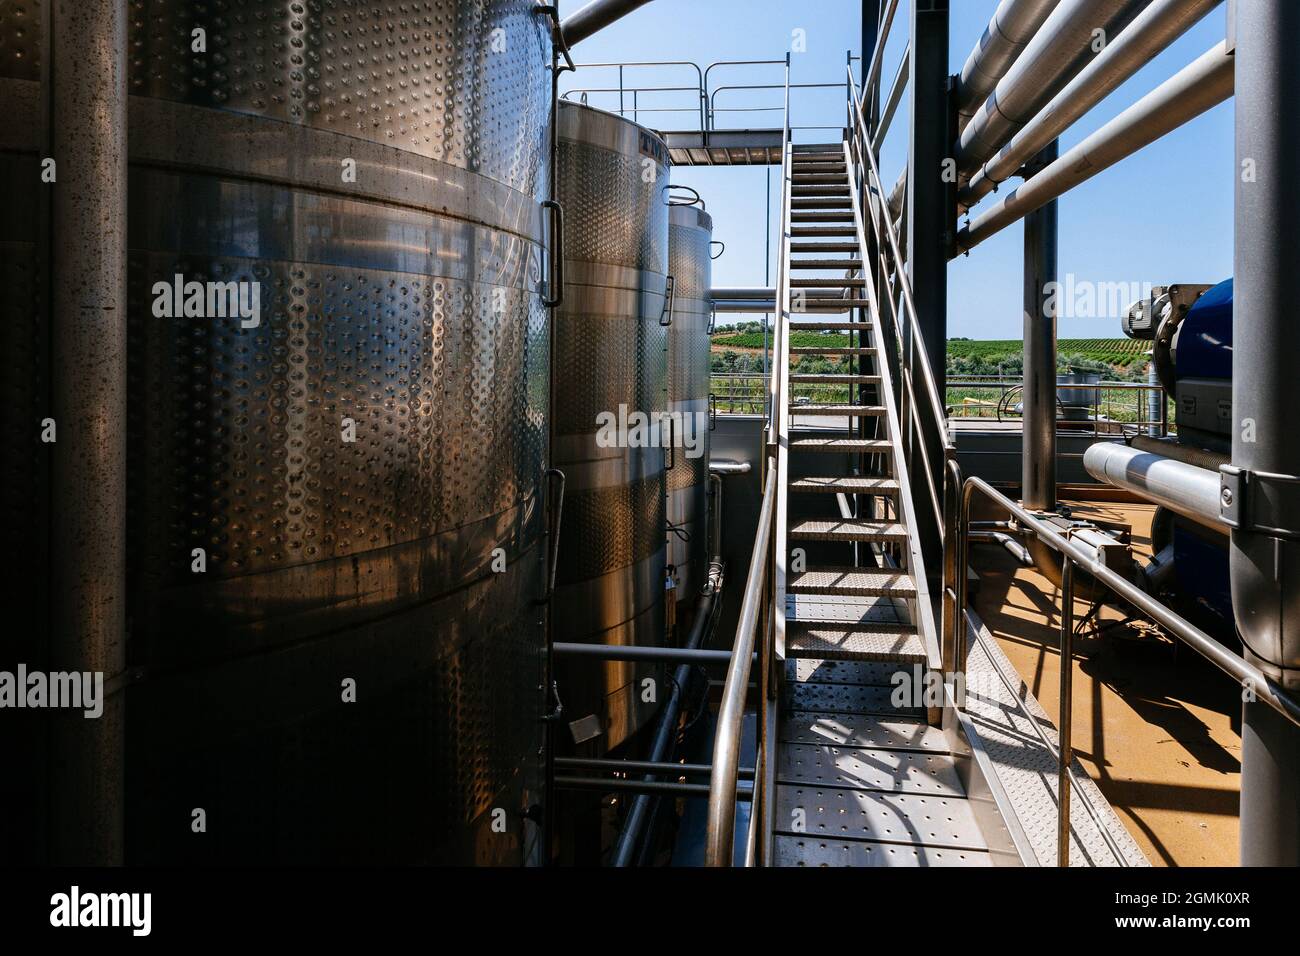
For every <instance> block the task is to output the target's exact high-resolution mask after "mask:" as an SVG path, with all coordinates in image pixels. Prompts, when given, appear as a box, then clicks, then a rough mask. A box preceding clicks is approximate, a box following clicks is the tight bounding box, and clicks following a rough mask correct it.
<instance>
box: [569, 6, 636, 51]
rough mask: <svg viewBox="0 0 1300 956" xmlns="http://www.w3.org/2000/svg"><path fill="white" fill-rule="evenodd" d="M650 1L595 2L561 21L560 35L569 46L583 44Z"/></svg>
mask: <svg viewBox="0 0 1300 956" xmlns="http://www.w3.org/2000/svg"><path fill="white" fill-rule="evenodd" d="M649 2H650V0H594V2H593V3H589V4H587V5H586V6H585V7H583V8H582V9H580V10H578V11H577V12H575V13H573V14H570V15H569V16H567V17H565V18H564V19H563V20H561V21H560V34H561V36H563V37H564V42H565V43H566V44H568V45H569V46H573V45H575V44H577V43H581V42H582V41H583V40H585V39H587V38H588V37H589V36H591V35H592V34H593V33H598V32H600V31H601V30H603V29H605V27H607V26H609V25H610V24H612V23H614V22H615V21H617V20H621V19H623V17H625V16H627V15H628V14H629V13H631V12H632V11H633V10H636V9H638V8H640V7H644V6H645V5H646V4H647V3H649Z"/></svg>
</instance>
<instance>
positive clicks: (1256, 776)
mask: <svg viewBox="0 0 1300 956" xmlns="http://www.w3.org/2000/svg"><path fill="white" fill-rule="evenodd" d="M1235 9H1236V17H1237V22H1236V42H1237V46H1236V55H1237V69H1238V72H1239V82H1238V99H1237V104H1236V106H1237V109H1236V164H1235V166H1234V170H1235V173H1236V175H1235V176H1234V180H1235V191H1236V209H1235V246H1234V260H1235V262H1234V265H1235V268H1234V286H1233V296H1234V312H1235V314H1236V315H1237V316H1239V317H1240V318H1239V319H1238V320H1237V323H1236V326H1235V328H1234V330H1233V356H1232V366H1233V368H1232V371H1233V375H1232V415H1233V423H1232V464H1233V465H1234V466H1235V467H1236V468H1240V469H1242V470H1244V471H1246V472H1247V473H1248V478H1247V481H1246V483H1245V490H1246V492H1247V494H1246V500H1245V502H1241V501H1233V502H1232V504H1235V505H1237V506H1241V505H1243V504H1244V505H1245V511H1246V515H1250V514H1252V513H1256V514H1257V516H1258V521H1259V524H1260V527H1259V528H1255V527H1252V526H1251V525H1250V522H1249V521H1247V522H1246V524H1244V525H1243V526H1239V527H1236V528H1234V529H1233V531H1232V544H1231V547H1230V548H1229V567H1230V569H1231V570H1230V574H1231V578H1232V605H1233V610H1234V612H1235V614H1236V619H1237V633H1238V635H1239V636H1240V637H1241V641H1242V644H1243V645H1245V653H1246V659H1247V660H1248V661H1251V662H1252V663H1254V664H1255V665H1256V666H1258V667H1259V668H1260V670H1262V671H1263V672H1264V673H1265V674H1266V675H1268V676H1269V677H1271V678H1273V679H1274V680H1276V681H1278V683H1280V684H1281V685H1282V686H1283V687H1285V688H1287V689H1288V690H1290V691H1291V692H1292V693H1294V692H1295V691H1296V690H1298V689H1300V541H1297V540H1296V538H1295V537H1294V534H1295V532H1297V531H1300V528H1296V527H1295V523H1293V522H1292V521H1291V520H1290V519H1289V518H1288V515H1295V514H1296V508H1295V505H1294V501H1295V498H1296V493H1297V492H1296V488H1297V485H1296V479H1295V477H1294V476H1297V475H1300V442H1297V441H1296V438H1295V419H1294V417H1293V415H1294V412H1293V407H1294V404H1295V369H1296V364H1297V362H1298V361H1300V325H1298V324H1297V323H1296V321H1295V278H1296V276H1295V272H1296V268H1295V267H1296V250H1297V249H1300V217H1298V216H1297V215H1296V212H1297V210H1300V114H1298V112H1297V110H1298V108H1300V3H1296V2H1295V0H1249V2H1245V0H1242V2H1238V3H1237V4H1236V5H1235ZM1261 474H1271V475H1275V476H1276V475H1281V476H1293V477H1291V478H1290V479H1289V480H1287V479H1281V480H1277V479H1273V480H1269V479H1267V478H1264V479H1261V478H1260V476H1261ZM1252 498H1253V499H1256V501H1255V502H1254V504H1252V500H1251V499H1252ZM1256 505H1257V506H1259V507H1258V508H1256V507H1255V506H1256ZM1270 511H1275V512H1276V514H1272V513H1270ZM1278 526H1285V531H1287V532H1290V533H1291V535H1287V534H1285V533H1284V534H1273V533H1270V532H1268V531H1266V530H1263V528H1266V527H1278ZM1260 696H1261V697H1262V695H1260ZM1241 752H1242V759H1241V863H1242V865H1243V866H1296V865H1300V732H1298V731H1297V730H1296V729H1295V728H1294V727H1289V726H1287V724H1286V722H1285V721H1284V720H1283V718H1282V717H1281V716H1279V715H1277V714H1275V713H1274V712H1273V711H1272V710H1270V709H1269V708H1267V707H1265V706H1263V705H1262V704H1261V703H1260V702H1259V701H1255V700H1251V701H1249V702H1247V703H1245V704H1244V705H1243V717H1242V732H1241Z"/></svg>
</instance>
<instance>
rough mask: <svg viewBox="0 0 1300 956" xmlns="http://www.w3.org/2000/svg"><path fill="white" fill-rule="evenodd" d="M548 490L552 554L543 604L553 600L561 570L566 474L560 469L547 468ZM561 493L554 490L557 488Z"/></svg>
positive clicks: (547, 570)
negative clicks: (556, 576) (557, 575)
mask: <svg viewBox="0 0 1300 956" xmlns="http://www.w3.org/2000/svg"><path fill="white" fill-rule="evenodd" d="M546 478H547V490H548V491H551V502H552V506H551V509H550V510H551V514H550V519H551V520H550V527H549V528H548V529H547V533H548V537H549V538H550V545H551V546H550V549H549V550H550V553H549V555H548V556H547V557H548V561H549V565H550V566H549V567H548V568H547V569H546V596H545V597H544V598H543V599H542V601H543V603H546V602H548V601H550V600H551V597H552V596H553V595H554V594H555V574H556V571H557V570H558V569H559V563H560V527H561V525H562V523H563V521H564V490H565V484H566V479H565V477H564V472H562V471H560V469H558V468H547V469H546ZM557 486H558V488H559V491H558V492H557V491H553V490H552V489H553V488H555V487H557Z"/></svg>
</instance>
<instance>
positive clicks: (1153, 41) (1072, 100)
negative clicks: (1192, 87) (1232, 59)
mask: <svg viewBox="0 0 1300 956" xmlns="http://www.w3.org/2000/svg"><path fill="white" fill-rule="evenodd" d="M1220 3H1222V0H1155V2H1154V3H1152V4H1151V5H1150V6H1149V7H1147V8H1146V9H1145V10H1143V11H1142V12H1141V13H1139V14H1138V15H1137V16H1136V17H1135V18H1134V19H1133V22H1132V23H1130V24H1129V25H1128V27H1127V28H1126V29H1125V30H1124V31H1123V32H1122V33H1121V34H1120V35H1119V36H1118V37H1116V38H1114V39H1113V40H1111V41H1110V42H1109V43H1107V44H1106V46H1105V48H1104V49H1103V50H1102V51H1101V52H1100V53H1099V54H1097V56H1096V58H1095V59H1094V60H1092V62H1090V63H1089V64H1088V65H1087V66H1086V67H1084V68H1083V69H1082V70H1080V71H1079V73H1078V74H1077V75H1076V76H1075V77H1074V78H1073V79H1071V80H1070V82H1069V83H1067V84H1066V85H1065V87H1064V88H1063V89H1062V90H1061V91H1060V92H1059V93H1058V94H1057V95H1056V96H1055V97H1054V98H1053V99H1052V101H1051V102H1050V103H1048V104H1047V105H1046V106H1044V107H1043V108H1042V109H1041V110H1040V111H1039V112H1038V113H1037V114H1036V115H1035V116H1034V117H1033V119H1032V120H1030V122H1029V123H1027V124H1026V125H1025V126H1024V127H1023V128H1021V130H1020V131H1019V132H1017V133H1016V134H1015V136H1014V137H1012V139H1011V141H1010V142H1009V143H1007V144H1006V145H1005V146H1003V147H1002V148H1001V149H1000V150H998V152H997V154H996V155H994V156H993V157H992V158H990V159H989V160H988V161H987V162H985V163H983V164H982V166H981V167H980V168H979V169H978V171H976V172H975V173H974V174H973V175H972V176H971V179H970V182H969V183H967V184H966V185H965V186H964V187H962V189H961V190H960V192H959V193H958V195H957V201H958V203H959V204H961V205H962V206H963V207H969V206H973V205H974V204H975V203H976V202H978V201H979V200H980V199H981V198H983V197H984V196H987V195H988V194H989V193H991V192H992V191H993V190H994V189H996V188H997V187H998V184H999V183H1002V182H1005V181H1006V180H1008V179H1010V178H1011V177H1012V176H1014V175H1016V174H1017V173H1018V172H1019V171H1020V170H1021V168H1022V167H1023V166H1024V165H1025V164H1026V163H1027V162H1029V161H1030V160H1032V158H1033V157H1034V155H1035V154H1036V153H1037V152H1038V151H1039V150H1041V149H1043V148H1044V147H1045V146H1047V145H1048V144H1049V143H1050V142H1051V141H1052V140H1054V139H1056V137H1057V136H1059V135H1060V134H1061V133H1063V132H1065V130H1066V129H1068V128H1069V127H1070V126H1071V125H1072V124H1073V123H1074V122H1075V121H1076V120H1078V119H1079V118H1080V117H1081V116H1083V115H1084V114H1085V113H1087V112H1088V111H1089V110H1090V109H1092V108H1093V107H1094V106H1096V105H1097V104H1098V103H1100V102H1101V101H1102V100H1103V99H1104V98H1105V97H1106V96H1108V95H1109V94H1110V93H1112V92H1113V91H1114V90H1116V89H1117V88H1118V87H1119V86H1120V85H1121V84H1122V83H1123V82H1124V81H1125V80H1127V79H1129V78H1130V77H1131V76H1133V74H1135V73H1137V71H1138V70H1140V69H1142V67H1144V66H1146V65H1147V64H1148V63H1149V62H1151V59H1152V58H1153V57H1155V56H1156V55H1157V54H1158V53H1160V52H1161V51H1162V50H1164V49H1165V48H1166V47H1168V46H1169V45H1170V44H1171V43H1173V42H1174V41H1175V40H1177V39H1178V38H1179V37H1180V36H1182V35H1183V34H1184V33H1186V32H1187V31H1188V30H1189V29H1191V27H1192V26H1193V25H1194V24H1195V23H1196V22H1197V21H1199V20H1200V19H1201V18H1202V17H1204V16H1205V15H1206V14H1207V13H1209V11H1210V10H1212V9H1213V8H1214V7H1216V6H1218V5H1219V4H1220Z"/></svg>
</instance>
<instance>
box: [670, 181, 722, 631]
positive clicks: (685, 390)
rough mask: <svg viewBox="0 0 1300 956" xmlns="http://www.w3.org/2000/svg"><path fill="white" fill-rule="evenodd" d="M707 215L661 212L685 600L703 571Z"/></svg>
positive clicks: (673, 519)
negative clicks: (669, 291) (669, 285)
mask: <svg viewBox="0 0 1300 956" xmlns="http://www.w3.org/2000/svg"><path fill="white" fill-rule="evenodd" d="M712 241H713V220H712V218H711V217H710V216H709V214H708V213H707V212H705V211H704V209H703V208H701V207H698V206H695V205H688V204H678V203H674V204H673V205H672V206H670V207H669V216H668V274H669V275H670V276H672V282H673V320H672V325H671V326H670V327H669V329H668V413H669V415H670V416H671V421H672V422H673V434H672V439H671V440H672V444H673V452H672V454H671V456H670V462H671V465H672V467H670V468H669V469H668V526H669V535H668V561H669V564H671V565H672V566H673V567H674V568H675V575H676V579H677V589H676V590H677V601H678V602H679V603H681V604H683V605H686V606H689V604H690V603H691V602H693V601H694V599H695V598H696V597H697V596H698V594H699V591H700V588H702V587H703V586H704V584H705V582H706V580H707V578H708V571H709V554H708V524H709V521H708V514H709V423H710V422H709V324H710V321H711V318H712V314H713V306H712V302H711V299H710V297H709V290H710V288H711V287H712V281H713V260H712V258H711V255H710V250H711V248H712Z"/></svg>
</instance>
